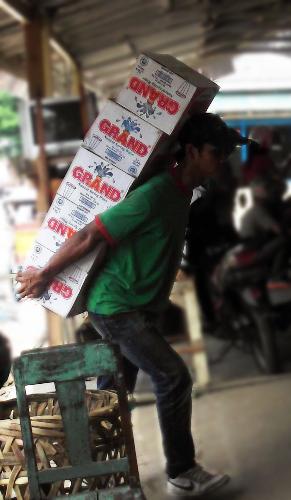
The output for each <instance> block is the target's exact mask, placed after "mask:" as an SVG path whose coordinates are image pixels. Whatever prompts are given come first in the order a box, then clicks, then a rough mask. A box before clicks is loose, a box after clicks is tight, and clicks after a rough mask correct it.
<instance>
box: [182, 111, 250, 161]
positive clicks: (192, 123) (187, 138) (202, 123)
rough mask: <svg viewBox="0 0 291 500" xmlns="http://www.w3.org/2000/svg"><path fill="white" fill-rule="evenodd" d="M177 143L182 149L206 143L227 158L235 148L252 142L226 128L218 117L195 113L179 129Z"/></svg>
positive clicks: (199, 146) (211, 114) (210, 114)
mask: <svg viewBox="0 0 291 500" xmlns="http://www.w3.org/2000/svg"><path fill="white" fill-rule="evenodd" d="M178 142H179V144H180V146H181V147H182V148H183V146H185V144H193V145H194V146H196V147H197V148H198V149H200V148H202V146H203V145H204V144H206V143H207V144H211V145H212V146H214V147H215V148H216V149H217V151H218V152H219V153H220V154H221V155H222V156H224V157H225V158H227V157H228V156H229V155H230V154H231V153H232V152H233V151H234V149H235V147H236V146H242V145H243V144H250V143H251V142H254V141H252V140H250V139H248V138H247V137H243V136H242V135H240V133H239V132H238V131H237V130H235V129H234V128H231V127H228V125H227V124H226V123H225V122H224V121H223V120H222V119H221V118H220V116H218V115H215V114H213V113H197V114H195V115H193V116H192V117H191V118H189V120H187V122H186V123H185V125H184V126H183V128H182V129H181V131H180V133H179V135H178ZM183 149H184V148H183Z"/></svg>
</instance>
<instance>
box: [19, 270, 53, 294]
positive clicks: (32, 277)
mask: <svg viewBox="0 0 291 500" xmlns="http://www.w3.org/2000/svg"><path fill="white" fill-rule="evenodd" d="M16 281H17V282H18V283H20V284H21V287H20V288H19V290H17V294H18V296H19V298H20V299H24V298H25V297H27V298H28V299H38V298H39V297H41V296H42V294H43V293H44V292H45V291H46V290H47V288H48V286H49V285H50V283H51V281H52V278H51V277H49V276H48V274H46V273H45V272H44V271H43V270H42V269H33V270H29V271H24V272H19V273H17V275H16Z"/></svg>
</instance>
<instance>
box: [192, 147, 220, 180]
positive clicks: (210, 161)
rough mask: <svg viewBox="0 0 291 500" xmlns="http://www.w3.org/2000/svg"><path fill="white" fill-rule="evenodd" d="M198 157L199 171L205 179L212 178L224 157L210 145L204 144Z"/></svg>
mask: <svg viewBox="0 0 291 500" xmlns="http://www.w3.org/2000/svg"><path fill="white" fill-rule="evenodd" d="M198 155H199V156H198V164H199V171H200V174H201V176H202V177H203V178H205V179H207V178H208V177H214V176H215V175H216V174H217V173H218V172H219V169H220V167H221V164H222V163H223V161H224V160H225V156H224V155H223V154H222V153H221V152H220V151H219V150H218V149H217V148H216V147H215V146H212V145H211V144H204V145H203V147H202V149H201V150H200V151H198Z"/></svg>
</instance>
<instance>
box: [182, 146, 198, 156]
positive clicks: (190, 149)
mask: <svg viewBox="0 0 291 500" xmlns="http://www.w3.org/2000/svg"><path fill="white" fill-rule="evenodd" d="M185 152H186V157H187V158H189V159H191V160H197V159H198V155H199V151H198V149H197V148H196V147H195V146H193V144H186V146H185Z"/></svg>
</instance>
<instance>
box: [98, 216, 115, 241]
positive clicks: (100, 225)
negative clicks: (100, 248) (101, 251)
mask: <svg viewBox="0 0 291 500" xmlns="http://www.w3.org/2000/svg"><path fill="white" fill-rule="evenodd" d="M95 223H96V226H97V228H98V230H99V231H100V233H101V234H102V236H103V237H104V238H105V239H106V241H107V242H108V243H109V245H112V246H114V245H116V244H117V241H116V240H115V239H114V238H112V236H111V234H109V232H108V231H107V228H106V227H105V226H104V224H103V222H102V221H101V219H100V217H99V216H98V215H97V216H96V217H95Z"/></svg>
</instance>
